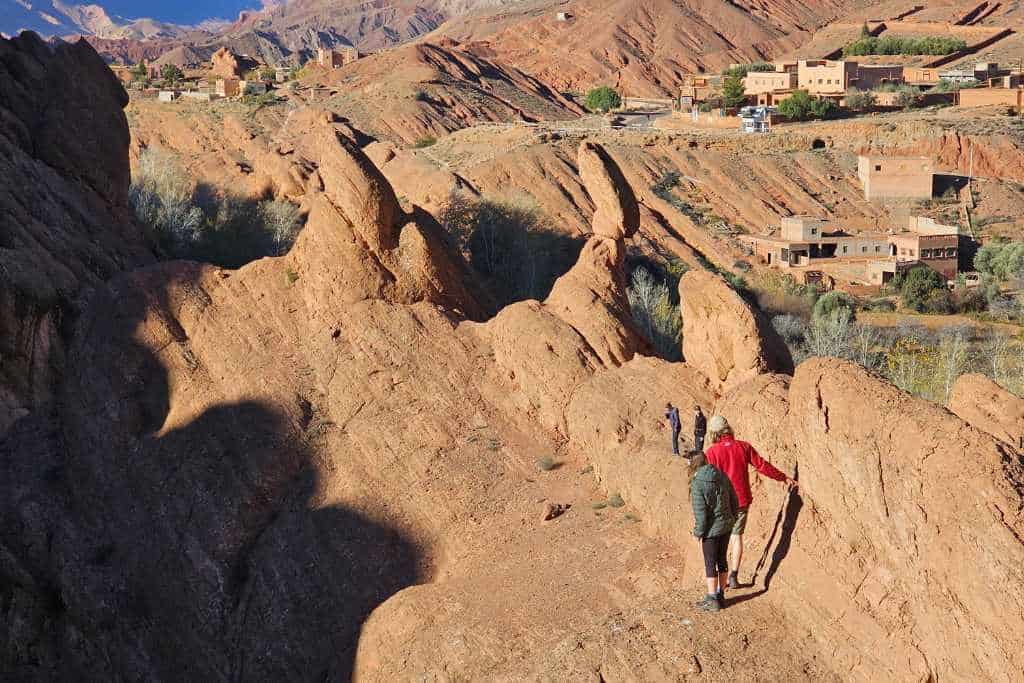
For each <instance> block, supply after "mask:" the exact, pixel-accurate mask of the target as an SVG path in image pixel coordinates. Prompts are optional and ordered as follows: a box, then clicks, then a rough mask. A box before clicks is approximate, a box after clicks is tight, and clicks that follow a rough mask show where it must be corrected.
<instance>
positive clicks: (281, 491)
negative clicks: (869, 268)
mask: <svg viewBox="0 0 1024 683" xmlns="http://www.w3.org/2000/svg"><path fill="white" fill-rule="evenodd" d="M3 47H4V49H6V48H7V47H8V46H7V44H6V43H5V44H3ZM0 55H2V53H0ZM83 59H84V57H83ZM0 63H3V62H0ZM86 63H88V62H87V60H86ZM66 68H68V69H69V73H74V71H73V69H71V67H70V66H68V67H66ZM118 111H119V110H118ZM28 120H35V119H32V118H29V119H28ZM308 126H309V128H310V132H311V134H310V135H309V136H308V137H306V138H304V141H303V143H302V145H305V146H302V145H297V146H296V148H295V150H294V151H293V152H291V153H292V154H294V155H296V156H297V157H301V158H302V160H303V161H302V164H301V166H302V168H301V169H300V170H301V173H300V179H301V183H298V181H296V182H297V183H298V184H301V186H302V187H303V190H304V191H303V203H304V204H305V205H306V207H307V208H308V210H309V219H308V221H307V225H306V227H305V229H304V230H303V232H302V234H301V236H300V238H299V240H298V241H297V243H296V244H295V246H294V247H293V249H292V250H291V251H290V252H289V253H288V254H287V255H285V256H282V257H278V258H268V259H262V260H259V261H256V262H253V263H251V264H249V265H247V266H245V267H243V268H241V269H240V270H237V271H228V270H223V269H219V268H214V267H210V266H204V265H200V264H193V263H181V262H175V263H161V264H157V265H151V266H148V267H143V268H138V269H132V270H128V269H127V268H125V271H126V272H123V273H122V274H119V275H114V276H113V277H111V278H110V279H109V281H108V282H106V283H103V282H102V278H99V277H97V278H96V279H95V281H94V283H93V284H92V287H91V289H92V291H90V292H89V293H88V294H85V295H84V296H82V301H81V304H80V306H79V310H78V313H77V315H76V316H74V319H73V320H69V321H68V323H67V332H66V340H67V341H66V350H65V352H64V355H65V358H66V360H65V362H64V363H63V371H62V372H61V373H60V375H59V376H58V378H57V382H56V385H55V388H54V390H53V392H52V396H50V397H44V399H43V400H41V401H40V402H39V403H38V404H37V405H33V406H31V407H30V408H29V409H28V410H27V411H25V412H23V413H22V414H20V415H19V416H18V419H17V420H16V421H15V422H13V424H12V425H11V426H10V427H9V429H8V430H7V432H6V434H4V436H3V437H0V456H2V457H0V467H2V468H3V472H2V473H0V493H2V495H0V530H2V531H0V575H2V576H3V579H4V580H3V581H2V582H0V591H2V592H0V596H2V597H3V600H0V605H2V606H3V609H4V617H5V618H4V619H3V620H2V622H0V623H2V626H0V628H2V629H3V631H2V634H3V637H2V638H0V644H2V645H0V663H2V665H3V669H4V670H5V671H12V672H14V675H15V677H17V678H26V679H36V680H45V679H53V678H82V677H84V678H103V679H110V678H121V677H124V678H181V677H186V678H194V679H204V680H206V679H222V678H238V679H242V678H244V679H282V678H316V679H320V680H324V679H326V680H349V679H350V678H351V677H355V678H357V679H359V680H395V679H396V678H398V679H402V678H409V677H412V676H423V675H427V676H435V677H438V678H444V677H466V678H489V677H509V678H516V679H552V678H558V679H566V678H578V677H582V676H590V677H592V678H593V677H594V676H598V677H600V678H604V679H605V680H609V681H610V680H630V679H645V680H655V679H659V678H661V679H666V680H671V679H675V678H678V677H679V676H680V675H682V676H701V675H703V676H705V677H710V678H715V677H720V678H734V677H737V676H739V675H741V673H742V672H744V671H745V672H748V673H749V671H751V670H752V667H753V669H756V670H758V671H761V672H764V673H765V675H767V676H770V677H774V678H782V679H791V678H795V677H799V676H811V677H814V678H826V679H828V678H832V679H839V678H847V679H849V678H855V679H860V680H867V679H878V678H891V679H906V678H915V679H918V680H927V679H929V678H931V679H937V678H946V677H953V676H963V677H966V678H988V679H993V680H1006V681H1009V680H1012V679H1013V676H1014V675H1015V674H1014V672H1015V671H1019V670H1021V669H1022V668H1024V660H1022V659H1021V653H1022V652H1024V647H1022V646H1024V642H1022V640H1021V638H1022V636H1021V634H1022V633H1024V622H1022V618H1021V614H1022V613H1024V589H1022V588H1021V586H1024V576H1022V574H1021V572H1022V569H1021V568H1022V567H1024V544H1022V542H1021V540H1020V539H1021V538H1022V537H1024V518H1022V512H1021V496H1022V494H1024V464H1022V461H1021V455H1020V453H1018V452H1017V451H1016V450H1014V448H1013V446H1012V445H1010V444H1007V443H1005V442H1004V441H1001V440H998V439H996V438H994V437H992V436H989V435H988V434H986V433H984V432H983V431H980V430H978V429H976V428H975V427H972V426H971V425H970V424H968V423H966V422H964V421H963V420H962V419H960V418H959V417H957V416H955V415H953V414H951V413H949V412H948V411H946V410H945V409H943V408H941V407H938V406H934V405H931V404H928V403H926V402H924V401H921V400H918V399H914V398H912V397H909V396H908V395H906V394H904V393H902V392H900V391H898V390H896V389H895V388H894V387H892V386H891V385H889V384H887V383H885V382H884V381H882V380H880V379H878V378H876V377H874V376H871V375H870V374H868V373H866V372H864V371H863V370H861V369H859V368H857V367H854V366H852V365H851V364H848V363H845V362H841V361H836V360H826V359H815V360H812V361H809V362H806V363H804V364H802V365H801V366H800V367H799V368H798V369H797V371H796V373H795V375H793V376H792V377H790V376H789V375H788V374H776V373H777V371H779V370H787V368H785V367H781V366H779V365H777V364H776V363H775V362H774V361H772V360H770V356H771V353H770V350H771V343H770V340H769V339H767V338H765V337H763V336H762V335H761V334H760V332H759V331H758V327H757V324H756V315H755V313H754V311H752V310H751V309H750V307H749V306H748V305H747V304H746V303H745V302H743V300H742V299H741V298H739V297H738V296H736V295H735V293H734V292H732V290H731V289H729V287H728V285H727V284H726V282H725V281H724V280H722V279H720V278H718V277H717V276H713V275H699V276H698V275H694V276H689V279H686V280H684V283H685V284H684V285H683V286H681V290H680V295H681V298H682V299H683V309H684V311H685V310H690V311H700V308H701V306H703V305H705V304H706V302H708V301H715V302H720V303H719V304H718V306H719V307H721V308H723V309H724V310H727V311H729V312H731V316H730V318H731V320H729V321H727V320H725V319H724V316H722V319H721V324H720V325H719V326H717V327H715V328H711V329H709V330H708V331H707V336H706V341H707V343H708V344H709V345H711V346H713V347H714V348H715V349H719V350H721V352H720V353H716V354H707V355H702V354H700V353H697V352H695V350H694V349H693V348H692V345H691V347H690V348H689V349H687V348H684V352H686V354H687V362H685V363H668V362H665V361H663V360H660V359H657V358H654V357H652V356H650V355H648V351H647V349H646V348H645V347H644V344H643V342H642V341H641V340H640V338H639V336H638V335H637V334H636V332H635V330H633V329H632V326H631V324H630V322H629V320H630V316H629V310H628V299H627V298H626V296H625V291H624V284H625V283H624V279H625V277H624V276H625V273H624V259H623V258H622V255H623V251H624V249H625V246H626V243H627V240H629V239H633V238H635V233H636V231H637V228H638V226H639V225H640V222H641V220H642V210H641V207H640V204H641V202H638V200H637V196H636V190H634V187H635V186H636V184H635V183H634V182H633V181H632V174H631V173H629V172H627V170H626V169H624V168H623V166H622V165H621V164H620V163H619V162H618V161H617V159H616V158H615V156H614V155H613V154H611V153H609V151H608V150H607V149H606V148H604V147H603V146H601V145H598V144H595V143H594V142H592V141H585V142H583V143H582V144H581V145H580V146H579V147H578V149H577V151H576V155H575V158H574V159H573V164H574V166H575V167H576V168H577V169H579V171H580V177H581V179H582V183H583V187H582V188H581V190H580V193H581V197H582V196H585V197H586V200H587V201H588V202H589V204H590V205H591V206H593V207H594V210H593V212H592V214H593V215H592V216H591V218H590V230H589V233H588V235H589V236H588V239H587V242H586V244H585V246H584V248H583V250H582V252H581V254H580V257H579V260H578V262H577V263H576V265H575V266H574V267H573V268H572V269H570V270H569V272H568V273H566V274H565V275H563V276H562V278H560V279H559V281H558V282H557V283H556V284H555V287H554V289H553V290H552V292H551V294H550V295H549V296H548V297H547V299H546V300H545V301H543V302H540V301H521V302H517V303H514V304H512V305H510V306H507V307H505V308H504V309H502V310H501V311H500V312H498V313H497V315H495V316H494V317H492V318H490V319H486V313H485V308H486V307H485V306H484V305H483V304H482V302H481V301H480V300H479V298H480V297H479V294H478V292H477V291H476V289H475V287H474V284H473V277H472V274H471V273H470V272H468V270H467V269H466V268H465V267H464V265H463V264H462V262H461V260H460V259H458V258H457V257H456V255H455V254H453V253H452V252H451V251H450V248H449V247H448V245H447V244H446V243H445V241H444V240H443V239H441V235H440V230H439V228H438V226H437V225H436V223H435V222H434V221H433V219H432V218H431V217H430V216H429V215H427V214H426V213H425V212H424V211H422V210H420V209H418V208H417V207H415V206H414V205H409V204H408V203H402V202H399V200H398V197H397V196H396V193H395V191H394V188H393V187H392V185H391V184H390V183H389V182H388V180H387V178H386V176H385V175H384V174H383V173H382V172H381V171H380V170H379V169H378V168H377V167H376V166H375V165H374V164H373V163H372V162H371V161H370V159H369V157H368V156H367V154H366V153H364V152H363V151H362V149H360V148H359V146H358V145H357V144H355V143H354V142H353V141H352V140H351V139H350V137H349V132H348V130H347V129H346V127H345V126H344V125H343V124H341V123H340V122H338V121H336V120H335V119H334V117H331V116H321V115H316V114H314V115H313V116H311V118H310V120H309V121H308ZM97 130H103V129H102V128H97ZM19 149H20V150H21V151H19ZM108 151H109V154H110V159H109V160H108V163H109V167H107V168H96V167H90V171H89V173H87V174H82V173H81V172H80V171H79V170H78V167H77V166H76V165H75V163H73V161H71V160H70V158H69V157H67V156H66V155H65V156H54V157H53V159H52V161H51V162H49V163H47V166H49V168H50V169H51V170H52V173H53V174H54V175H55V176H57V178H59V179H60V182H63V183H66V184H67V185H68V187H69V188H72V189H73V190H74V191H75V192H78V193H84V192H85V191H86V189H87V188H89V187H91V186H92V185H95V184H100V183H101V181H102V180H103V179H107V180H109V182H110V185H111V187H110V189H109V192H108V196H109V198H116V197H122V196H123V194H124V192H126V190H127V168H128V152H127V140H125V141H124V145H121V146H116V145H111V146H110V147H108ZM6 153H8V152H6V151H5V154H6ZM10 154H11V158H15V159H17V158H19V157H18V155H19V154H24V150H23V149H22V148H18V149H13V151H12V152H10ZM385 156H386V155H385ZM296 173H299V171H296ZM24 192H26V189H25V188H22V189H21V190H15V191H14V194H13V196H14V197H15V198H20V197H21V196H23V195H24ZM112 203H113V202H111V204H112ZM58 218H59V217H58ZM44 225H46V224H44ZM120 225H121V226H122V227H123V228H124V229H125V230H126V231H129V225H128V224H127V223H123V224H120ZM83 226H85V227H83ZM87 226H88V223H87V222H82V221H80V220H78V219H77V218H72V219H71V220H70V221H69V222H68V224H67V227H68V229H69V230H70V231H71V232H72V233H75V232H76V231H79V230H86V229H87ZM5 227H6V226H5ZM42 232H44V231H42V230H40V234H42ZM127 234H129V235H130V232H128V233H127ZM35 268H36V267H35V266H33V270H31V271H30V272H31V273H33V274H34V275H37V276H39V277H40V278H41V279H43V280H45V279H46V277H47V274H46V271H45V270H43V269H35ZM701 316H703V317H701ZM691 317H694V320H691V321H690V323H691V324H693V323H695V322H698V321H700V320H707V321H715V320H719V319H720V318H719V315H718V313H717V312H716V310H714V309H711V310H707V311H705V312H704V313H699V312H698V313H694V314H693V316H691ZM726 322H729V324H725V323H726ZM709 327H710V323H709ZM738 339H743V340H745V341H743V342H742V343H740V342H739V341H738ZM691 341H692V340H691ZM727 342H728V343H727ZM688 343H690V342H688ZM666 398H671V399H673V401H674V402H677V403H679V404H680V405H684V406H686V405H701V406H703V407H704V408H705V410H707V411H712V410H716V411H720V412H722V413H724V414H726V415H727V416H728V417H729V418H730V419H731V421H732V422H733V424H734V426H735V427H736V429H737V432H738V434H739V435H740V437H741V438H748V439H750V440H751V441H753V442H755V443H756V444H757V445H758V447H759V448H760V449H761V450H762V452H763V453H764V454H765V455H766V456H767V457H769V458H770V459H771V460H772V461H773V462H775V463H776V465H778V466H780V467H782V468H784V469H785V470H786V471H787V472H789V473H791V474H792V475H793V476H794V477H796V478H797V479H798V480H799V481H800V492H799V495H797V496H787V495H786V494H785V493H784V492H783V491H782V490H781V489H779V488H776V487H771V488H769V486H770V485H763V484H760V485H758V486H757V487H756V490H755V501H757V503H756V505H757V507H756V508H755V509H754V510H753V512H752V519H751V524H750V527H749V531H748V544H749V547H750V548H751V550H750V551H748V557H749V558H750V560H749V562H750V563H751V564H750V566H753V567H755V586H754V589H753V590H751V591H750V592H749V593H746V594H743V593H741V594H740V595H738V596H736V598H735V602H734V603H733V606H732V607H731V608H730V609H727V610H726V611H725V612H723V613H722V614H721V615H720V616H721V619H720V620H719V621H718V622H716V626H715V628H708V624H707V622H705V621H703V620H701V621H699V623H697V624H695V623H694V621H695V619H693V618H691V617H692V615H691V613H690V602H691V599H690V597H691V596H690V592H689V587H690V586H691V585H693V586H696V585H697V584H699V578H698V575H699V573H700V572H699V571H698V569H697V568H698V567H699V566H700V564H699V562H698V561H697V558H696V554H697V552H698V550H697V547H696V545H695V544H694V543H693V542H692V540H690V539H689V536H688V535H687V533H686V528H685V523H682V524H681V522H680V520H686V519H689V511H688V507H689V501H688V498H687V490H688V472H687V468H686V467H685V463H684V462H683V461H680V460H678V459H674V458H671V457H670V456H669V455H668V453H667V448H666V444H667V434H666V430H665V427H664V425H663V424H662V420H661V411H662V406H663V404H664V400H665V399H666ZM894 417H898V418H899V421H898V422H897V421H895V420H894ZM965 453H970V454H972V455H971V457H972V467H970V468H965V467H963V459H964V454H965ZM552 454H554V456H555V457H556V458H557V459H558V460H559V462H558V463H557V464H558V465H560V467H557V468H556V467H552V468H551V471H543V472H538V468H537V465H536V461H537V460H538V459H539V458H541V457H549V458H550V457H552ZM951 472H956V473H957V476H955V477H953V476H950V473H951ZM616 493H617V494H620V495H619V496H618V498H621V499H622V501H621V502H622V503H623V504H624V505H625V506H626V507H625V510H628V511H629V512H628V514H629V517H627V516H626V514H621V513H618V512H614V510H615V509H617V508H614V506H612V508H613V511H612V512H609V513H607V514H609V518H608V520H607V521H606V522H601V521H598V519H597V518H598V517H599V515H597V514H595V513H594V511H593V510H590V511H587V510H585V509H581V508H585V506H586V503H587V502H588V501H593V500H598V499H599V497H608V500H611V499H612V498H613V496H612V494H616ZM538 499H543V500H538ZM775 501H779V505H778V508H776V505H775ZM538 502H552V503H558V504H564V503H572V504H573V505H572V507H570V508H569V510H568V511H567V512H565V513H564V514H563V515H561V516H560V517H558V518H557V519H555V520H552V521H551V522H550V523H549V524H547V525H545V526H543V527H540V529H541V530H540V531H538V530H537V529H536V528H535V525H536V524H537V522H536V505H537V503H538ZM615 504H616V505H618V504H619V503H618V502H616V503H615ZM776 509H778V512H777V513H776V514H775V515H773V514H772V512H773V511H775V510H776ZM625 510H624V511H623V512H625ZM597 512H601V510H597ZM587 513H589V514H587ZM602 514H604V513H602ZM612 515H616V516H615V517H614V522H613V521H612V518H611V516H612ZM527 518H529V519H530V520H531V521H530V522H529V525H527V522H526V521H525V520H526V519H527ZM980 539H984V543H981V542H980ZM758 551H761V552H762V553H763V555H762V557H761V560H760V561H759V562H758V561H756V558H757V555H758ZM950 557H956V558H959V559H962V560H963V561H962V562H958V563H951V562H950V561H949V558H950ZM908 568H909V569H908ZM993 585H998V586H1001V587H1002V590H1001V593H1000V595H999V596H998V600H997V599H996V598H995V597H994V594H993V593H992V591H991V590H990V587H991V586H993ZM697 592H698V589H696V588H695V589H694V591H693V593H694V597H695V596H696V593H697ZM794 606H795V607H794ZM950 615H953V616H954V617H955V618H950ZM687 620H689V621H690V623H689V624H686V623H685V621H687ZM978 633H980V634H983V637H981V638H975V637H971V634H978ZM949 642H957V643H959V644H960V647H957V648H949V647H948V646H947V643H949ZM744 643H746V645H744ZM880 643H884V647H880V646H879V644H880ZM737 653H739V654H737Z"/></svg>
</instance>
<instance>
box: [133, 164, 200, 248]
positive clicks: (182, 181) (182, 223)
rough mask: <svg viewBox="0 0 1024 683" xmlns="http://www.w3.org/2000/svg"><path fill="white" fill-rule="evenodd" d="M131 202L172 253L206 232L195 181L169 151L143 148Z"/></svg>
mask: <svg viewBox="0 0 1024 683" xmlns="http://www.w3.org/2000/svg"><path fill="white" fill-rule="evenodd" d="M129 201H130V202H131V205H132V207H133V208H134V209H135V215H136V217H137V218H138V219H139V222H140V223H142V225H143V226H145V227H146V228H147V229H148V231H149V233H150V237H151V238H152V239H153V240H154V241H155V242H156V243H157V244H158V245H159V246H160V247H162V248H163V249H164V250H165V251H167V252H169V253H172V254H175V253H182V252H183V250H184V249H185V248H186V246H187V245H188V244H190V243H192V242H194V241H195V240H197V239H198V237H199V235H200V233H201V231H202V226H203V219H204V216H203V212H202V210H201V209H200V208H199V207H198V206H196V204H195V202H194V201H193V198H192V181H191V179H190V178H189V177H188V175H187V174H186V173H185V170H184V168H183V167H182V166H181V164H179V163H178V161H177V158H176V157H175V156H174V155H173V154H171V153H169V152H165V151H163V150H160V149H155V148H150V149H145V150H143V151H142V153H141V154H140V155H139V165H138V171H137V173H136V177H135V178H134V179H133V182H132V184H131V187H130V189H129Z"/></svg>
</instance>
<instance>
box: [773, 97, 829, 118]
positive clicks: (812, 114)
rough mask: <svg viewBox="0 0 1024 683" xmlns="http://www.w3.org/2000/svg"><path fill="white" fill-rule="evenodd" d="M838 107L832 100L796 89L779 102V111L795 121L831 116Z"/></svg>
mask: <svg viewBox="0 0 1024 683" xmlns="http://www.w3.org/2000/svg"><path fill="white" fill-rule="evenodd" d="M837 109H838V108H837V107H836V104H835V102H833V101H832V100H826V99H820V98H814V97H811V95H810V93H808V92H807V91H806V90H795V91H793V94H792V95H790V96H789V97H787V98H786V99H784V100H782V102H779V113H780V114H782V115H783V116H785V117H787V118H790V119H793V120H794V121H806V120H808V119H815V118H816V119H822V118H829V117H831V116H832V115H834V114H835V112H836V110H837Z"/></svg>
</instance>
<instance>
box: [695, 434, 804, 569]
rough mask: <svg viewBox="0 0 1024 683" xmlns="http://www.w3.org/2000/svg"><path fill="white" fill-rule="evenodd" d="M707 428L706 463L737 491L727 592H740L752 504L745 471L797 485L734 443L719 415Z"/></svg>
mask: <svg viewBox="0 0 1024 683" xmlns="http://www.w3.org/2000/svg"><path fill="white" fill-rule="evenodd" d="M709 426H710V428H711V443H712V446H711V447H710V448H709V449H708V452H707V459H708V462H709V463H711V464H712V465H714V466H715V467H717V468H718V469H720V470H722V472H724V473H725V474H726V475H727V476H728V477H729V480H730V481H732V485H733V488H734V489H736V497H737V498H738V499H739V509H738V510H737V512H736V523H735V525H733V528H732V539H731V540H730V550H731V558H730V560H731V566H730V572H729V588H739V585H740V582H739V571H740V560H741V559H743V532H744V531H745V530H746V528H747V510H748V509H749V508H750V502H751V500H752V496H751V493H750V476H749V473H748V471H747V468H748V467H753V468H754V469H755V470H757V471H758V473H760V474H761V475H762V476H765V477H768V478H769V479H774V480H775V481H784V482H786V485H787V486H788V487H789V488H790V489H793V488H795V487H796V486H797V483H796V481H794V480H793V479H790V478H789V477H787V476H786V475H785V474H783V473H782V472H780V471H779V470H777V469H776V468H775V467H774V466H773V465H772V464H771V463H770V462H768V461H767V460H765V459H764V458H762V457H761V456H760V455H758V453H757V451H755V450H754V447H753V446H751V445H750V444H749V443H747V442H746V441H739V440H737V439H736V437H734V436H733V433H732V427H730V426H729V423H728V422H727V421H726V419H725V418H724V417H722V416H721V415H715V416H714V417H712V418H711V423H710V425H709Z"/></svg>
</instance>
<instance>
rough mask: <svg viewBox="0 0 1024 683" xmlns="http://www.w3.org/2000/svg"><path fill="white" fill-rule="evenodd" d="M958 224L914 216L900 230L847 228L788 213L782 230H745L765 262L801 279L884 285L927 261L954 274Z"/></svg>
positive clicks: (947, 276) (945, 275) (942, 271)
mask: <svg viewBox="0 0 1024 683" xmlns="http://www.w3.org/2000/svg"><path fill="white" fill-rule="evenodd" d="M962 238H963V236H962V235H961V231H960V229H959V228H958V227H957V226H950V225H942V224H939V223H936V222H935V221H934V220H932V219H930V218H925V217H918V216H913V217H911V218H910V219H908V222H907V224H906V226H904V228H903V229H902V230H901V231H899V232H895V231H892V232H887V233H861V234H856V235H854V234H849V233H847V232H845V231H843V230H841V229H839V228H838V227H834V226H833V225H832V224H830V223H829V222H828V221H826V220H823V219H820V218H813V217H809V216H789V217H786V218H783V219H782V221H781V223H780V234H779V235H778V236H745V237H744V238H743V239H745V240H746V241H747V242H748V243H749V244H750V246H751V248H752V250H753V252H754V257H755V258H756V259H757V260H758V261H759V262H760V263H761V264H763V265H767V266H769V267H771V268H776V269H780V270H786V271H790V272H791V273H792V274H794V275H795V276H796V275H799V276H801V277H800V278H799V279H801V280H803V281H808V276H811V275H813V277H811V279H813V280H815V281H821V280H822V276H823V275H827V276H828V278H831V279H833V280H840V281H845V282H849V283H852V284H858V285H868V286H881V285H883V284H886V283H887V282H889V281H890V280H891V279H892V278H893V277H895V276H896V274H897V273H902V272H906V271H907V270H909V269H910V268H913V267H914V266H918V265H925V266H927V267H929V268H931V269H933V270H935V271H936V272H937V273H939V274H940V275H941V276H942V277H943V278H944V279H946V280H947V281H949V280H953V279H955V278H956V275H957V272H958V266H957V264H958V258H959V250H960V241H961V239H962Z"/></svg>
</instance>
